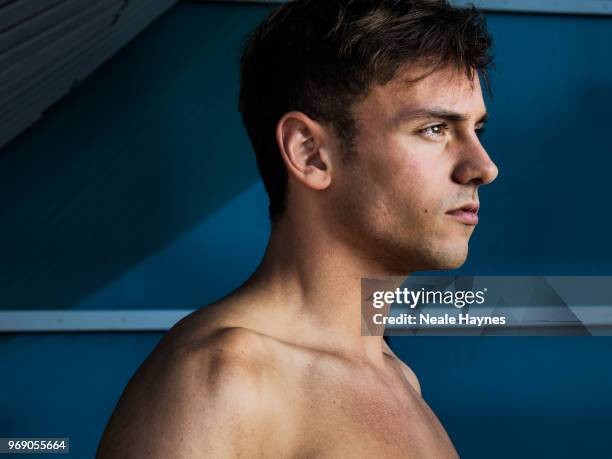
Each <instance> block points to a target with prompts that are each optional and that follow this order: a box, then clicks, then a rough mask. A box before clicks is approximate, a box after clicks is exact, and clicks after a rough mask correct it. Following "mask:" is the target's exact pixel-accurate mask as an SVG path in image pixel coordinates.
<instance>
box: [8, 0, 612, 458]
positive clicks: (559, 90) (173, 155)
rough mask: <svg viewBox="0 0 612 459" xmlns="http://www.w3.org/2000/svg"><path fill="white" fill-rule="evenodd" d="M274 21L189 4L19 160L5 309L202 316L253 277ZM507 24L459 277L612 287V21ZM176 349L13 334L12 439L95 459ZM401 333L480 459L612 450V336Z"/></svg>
mask: <svg viewBox="0 0 612 459" xmlns="http://www.w3.org/2000/svg"><path fill="white" fill-rule="evenodd" d="M267 9H268V7H266V6H261V5H247V4H240V5H238V4H236V5H219V4H179V5H177V6H176V7H174V8H173V9H172V10H170V12H169V13H167V14H166V15H164V16H163V17H162V18H161V19H159V20H158V21H156V22H155V23H154V24H153V25H152V26H150V27H149V28H148V29H147V30H146V31H145V32H144V33H143V34H141V35H140V36H139V37H138V38H137V39H136V40H135V41H133V42H132V43H131V44H130V45H129V46H128V47H127V48H126V49H124V50H123V51H122V52H120V53H119V54H118V55H117V56H116V57H115V58H113V59H112V60H111V61H110V62H109V63H107V64H106V65H104V66H103V67H102V68H101V69H99V70H98V71H97V72H96V74H95V75H94V76H93V77H91V78H90V79H88V80H87V81H86V82H84V83H83V84H81V85H80V86H79V87H78V88H76V90H75V91H73V93H72V94H71V95H70V96H69V97H67V98H66V99H65V100H63V101H62V102H61V103H59V104H57V105H56V106H55V107H53V108H52V109H51V110H49V112H48V113H47V114H46V115H45V117H44V119H43V120H42V121H41V122H39V123H38V124H37V125H36V126H34V127H33V128H32V129H30V130H29V131H27V132H26V133H24V134H23V135H22V136H20V137H19V138H18V139H17V140H16V141H14V142H13V143H12V144H10V145H9V146H7V147H6V148H5V149H3V150H2V151H1V152H0V199H2V205H1V206H0V221H1V222H2V224H1V225H0V307H1V308H4V309H18V308H36V309H43V308H66V309H79V308H80V309H85V308H93V309H101V308H191V307H193V308H195V307H199V306H201V305H204V304H206V303H209V302H211V301H213V300H214V299H215V298H218V297H219V296H221V295H223V294H224V293H226V292H228V291H229V290H231V289H232V288H233V287H235V286H237V285H238V284H240V283H241V282H242V281H243V280H244V279H245V278H246V277H247V276H248V274H249V273H250V271H251V270H252V269H253V268H254V267H255V266H256V264H257V262H258V261H259V257H260V256H261V254H262V253H263V249H264V247H265V242H266V238H267V234H268V230H269V225H268V223H267V220H266V205H267V203H266V199H265V194H264V193H263V190H262V186H261V184H260V182H259V180H258V176H257V171H256V168H255V162H254V159H253V156H252V153H251V150H250V146H249V144H248V140H247V138H246V135H245V134H244V131H243V128H242V126H241V123H240V119H239V115H238V112H237V109H236V105H237V100H236V99H237V87H238V73H237V59H238V55H239V44H240V42H241V40H242V38H243V36H244V34H245V33H246V31H247V30H249V29H250V28H251V27H252V26H254V25H255V24H256V23H257V22H258V21H259V20H260V19H261V17H262V16H263V15H264V14H265V12H266V11H267ZM489 24H490V28H491V30H492V33H493V35H494V38H495V42H496V44H495V49H496V55H497V67H498V70H497V72H495V73H494V75H493V91H494V98H493V100H491V101H489V102H488V105H489V110H490V112H491V115H492V116H491V121H490V125H489V126H488V128H487V134H486V136H485V140H484V141H485V144H486V146H487V147H488V149H489V151H490V153H491V155H492V157H493V158H494V160H496V161H497V163H498V165H499V167H500V176H499V178H498V180H497V181H496V182H495V183H494V184H493V185H491V186H489V187H486V188H485V189H483V190H482V193H481V200H482V204H483V207H482V210H481V215H482V219H481V224H479V227H478V229H477V231H476V233H475V235H474V237H473V238H472V243H471V252H470V258H469V261H468V262H467V263H466V265H465V266H464V267H462V268H461V269H460V270H458V272H460V273H464V274H477V273H478V274H503V273H506V274H513V273H514V274H528V273H532V274H538V273H542V274H612V244H610V243H609V236H610V234H611V231H610V228H611V226H612V225H611V223H612V221H611V219H612V217H611V216H610V212H609V209H610V205H609V203H608V197H609V196H610V193H609V191H608V189H607V188H606V185H605V179H606V178H607V175H608V170H609V169H610V167H611V166H612V154H611V153H612V147H611V146H610V143H609V141H608V131H609V129H608V127H607V121H608V120H607V113H606V111H607V107H608V106H610V105H612V59H610V57H612V56H610V51H609V43H612V18H596V17H571V16H543V15H511V14H503V15H502V14H491V15H489ZM568 209H571V211H568ZM160 337H161V335H160V334H158V333H133V334H129V333H126V334H104V333H99V334H65V335H61V334H28V335H21V336H16V335H3V336H0V356H1V358H0V375H2V378H1V379H0V436H13V435H14V436H69V437H71V440H72V457H79V458H86V457H92V456H93V453H94V451H95V447H96V444H97V441H98V440H99V437H100V435H101V433H102V429H103V427H104V424H105V422H106V420H107V418H108V416H109V415H110V413H111V411H112V409H113V405H114V402H115V401H116V399H117V398H118V396H119V394H120V393H121V390H122V389H123V387H124V385H125V383H126V382H127V380H128V379H129V377H130V376H131V374H132V373H133V372H134V371H135V369H136V368H137V366H138V365H139V364H140V362H141V361H142V359H143V358H144V357H145V356H146V355H147V354H148V353H149V352H150V350H151V349H152V348H153V347H154V345H155V344H156V343H157V341H158V340H159V338H160ZM391 341H392V345H393V347H394V349H396V351H397V353H398V354H399V355H400V356H401V357H402V358H403V359H404V360H405V361H406V362H407V363H408V364H409V365H411V366H412V367H413V368H414V369H415V371H416V373H417V375H418V376H419V377H420V379H421V382H422V386H423V390H424V396H425V398H426V399H427V400H428V402H429V403H430V404H431V405H432V407H433V408H434V410H435V411H436V413H437V414H438V415H439V417H440V418H441V420H442V422H443V423H444V425H445V426H446V427H447V429H448V431H449V434H450V435H451V437H452V439H453V441H454V442H455V444H456V446H457V448H458V450H459V452H460V454H461V455H462V456H463V457H469V458H477V457H483V458H489V457H497V458H514V457H551V458H553V457H554V458H561V457H568V458H569V457H609V456H610V455H611V454H612V453H610V451H612V439H610V436H609V432H610V431H612V414H611V413H612V393H610V390H609V388H610V387H612V339H611V338H593V337H568V338H518V337H517V338H510V337H478V338H471V337H470V338H468V337H457V338H451V337H448V338H438V337H436V338H430V337H427V338H426V337H419V338H409V337H395V338H392V340H391Z"/></svg>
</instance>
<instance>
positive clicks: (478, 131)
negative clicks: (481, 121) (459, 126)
mask: <svg viewBox="0 0 612 459" xmlns="http://www.w3.org/2000/svg"><path fill="white" fill-rule="evenodd" d="M475 131H476V135H477V136H478V138H481V137H482V136H483V135H484V133H485V127H484V126H481V127H479V128H477V129H475Z"/></svg>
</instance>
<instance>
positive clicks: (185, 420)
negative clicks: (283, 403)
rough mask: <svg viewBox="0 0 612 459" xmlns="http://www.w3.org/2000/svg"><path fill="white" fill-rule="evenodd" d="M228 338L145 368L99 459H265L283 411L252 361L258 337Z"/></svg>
mask: <svg viewBox="0 0 612 459" xmlns="http://www.w3.org/2000/svg"><path fill="white" fill-rule="evenodd" d="M228 335H229V336H228ZM228 335H226V336H222V337H221V338H220V339H219V337H217V338H216V339H215V340H212V341H208V342H206V343H203V344H201V345H199V344H198V345H194V346H189V347H182V348H181V349H178V350H174V351H172V352H167V353H166V354H165V355H163V356H159V357H157V358H153V359H152V360H151V361H149V362H147V363H146V364H145V365H143V368H141V369H140V370H139V372H138V373H137V374H136V375H135V377H134V378H133V380H132V381H130V383H129V384H128V387H127V388H126V390H125V392H124V394H123V396H122V397H121V400H120V401H119V403H118V405H117V407H116V409H115V412H114V413H113V416H112V417H111V420H110V421H109V424H108V426H107V429H106V431H105V433H104V436H103V438H102V441H101V443H100V448H99V450H98V456H97V457H98V458H99V459H105V458H111V457H112V458H134V459H139V458H147V459H157V458H160V459H161V458H168V457H177V458H186V459H187V458H196V457H202V456H203V455H206V456H207V457H235V456H238V455H241V454H245V455H249V456H250V455H253V454H256V453H258V452H259V450H260V449H261V448H263V447H264V441H265V440H266V439H267V438H269V436H270V434H271V432H272V431H273V430H274V427H275V426H274V425H273V424H274V423H275V421H274V420H275V419H276V417H275V416H274V414H275V413H274V410H275V406H276V404H275V402H274V400H270V397H271V395H272V393H271V391H270V389H269V385H268V381H267V380H266V376H265V374H262V373H261V367H260V366H259V365H256V362H254V361H253V359H252V355H251V354H252V353H253V350H254V343H251V342H248V341H249V340H250V339H251V338H249V337H248V336H247V337H245V336H236V335H240V333H234V334H233V335H232V333H229V334H228ZM268 446H269V445H268Z"/></svg>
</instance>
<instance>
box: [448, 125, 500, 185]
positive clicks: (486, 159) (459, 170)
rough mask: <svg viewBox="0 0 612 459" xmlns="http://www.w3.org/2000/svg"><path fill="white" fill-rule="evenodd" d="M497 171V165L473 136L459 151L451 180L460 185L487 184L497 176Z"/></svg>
mask: <svg viewBox="0 0 612 459" xmlns="http://www.w3.org/2000/svg"><path fill="white" fill-rule="evenodd" d="M498 173H499V170H498V169H497V166H496V165H495V163H494V162H493V160H491V157H490V156H489V154H488V153H487V151H486V150H485V149H484V147H483V146H482V144H481V143H480V140H479V139H478V137H476V136H474V137H473V138H472V139H469V140H468V141H467V144H466V145H463V146H462V148H461V150H460V152H459V161H458V162H457V164H456V166H455V169H454V170H453V180H454V181H455V182H457V183H460V184H462V185H469V184H474V185H477V186H478V185H487V184H489V183H491V182H492V181H493V180H495V179H496V178H497V175H498Z"/></svg>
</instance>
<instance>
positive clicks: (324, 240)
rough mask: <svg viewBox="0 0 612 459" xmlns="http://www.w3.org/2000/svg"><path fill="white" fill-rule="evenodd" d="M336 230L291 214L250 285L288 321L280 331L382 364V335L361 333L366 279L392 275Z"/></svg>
mask: <svg viewBox="0 0 612 459" xmlns="http://www.w3.org/2000/svg"><path fill="white" fill-rule="evenodd" d="M330 234H331V232H325V231H321V229H320V228H318V231H317V228H316V226H315V225H309V224H308V223H306V224H300V225H295V224H292V222H291V220H289V219H288V218H285V219H284V220H283V221H282V222H279V223H277V224H275V225H274V227H273V229H272V233H271V236H270V241H269V244H268V247H267V249H266V253H265V256H264V258H263V261H262V263H261V265H260V266H259V268H258V269H257V271H256V272H255V273H254V275H253V276H252V277H251V279H249V281H248V283H247V285H246V286H245V287H246V289H247V290H248V291H249V295H250V296H251V298H252V296H253V295H256V296H258V297H259V298H258V300H257V302H258V303H265V304H269V305H273V306H272V307H273V309H274V311H275V313H276V314H277V315H276V317H279V316H281V317H284V318H285V319H286V320H280V321H279V322H278V324H279V327H284V330H280V329H279V330H276V333H277V334H279V335H281V336H283V335H287V336H289V337H290V338H291V339H300V338H302V339H303V341H305V342H310V343H313V344H315V345H316V346H317V347H322V346H324V347H326V348H333V349H334V350H335V351H338V352H341V353H346V354H347V355H348V354H350V355H351V356H353V357H356V358H365V359H367V360H369V361H371V362H375V363H382V361H383V354H382V349H383V340H382V336H362V335H361V278H362V277H367V276H371V277H382V276H387V275H389V273H386V272H384V270H383V269H382V268H381V267H377V266H375V264H374V263H372V261H371V260H370V261H367V260H362V259H360V258H359V257H358V256H357V255H356V253H357V251H355V250H351V248H350V247H348V246H346V245H345V244H343V243H342V242H341V241H338V240H334V239H333V237H332V236H330ZM398 285H399V284H398Z"/></svg>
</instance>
